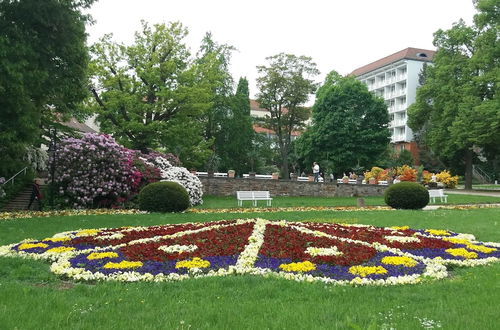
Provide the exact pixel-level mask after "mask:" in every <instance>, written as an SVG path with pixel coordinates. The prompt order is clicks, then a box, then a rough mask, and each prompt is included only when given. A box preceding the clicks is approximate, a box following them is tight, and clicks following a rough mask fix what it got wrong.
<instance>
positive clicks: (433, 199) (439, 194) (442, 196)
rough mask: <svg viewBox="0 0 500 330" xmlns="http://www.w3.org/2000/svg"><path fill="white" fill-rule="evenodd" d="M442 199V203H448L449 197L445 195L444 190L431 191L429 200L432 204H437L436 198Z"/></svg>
mask: <svg viewBox="0 0 500 330" xmlns="http://www.w3.org/2000/svg"><path fill="white" fill-rule="evenodd" d="M438 197H439V198H440V199H441V202H442V201H443V200H444V202H445V203H448V195H445V194H444V190H443V189H431V190H429V198H430V200H431V202H432V203H435V202H436V198H438Z"/></svg>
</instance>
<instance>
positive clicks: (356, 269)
mask: <svg viewBox="0 0 500 330" xmlns="http://www.w3.org/2000/svg"><path fill="white" fill-rule="evenodd" d="M349 273H351V274H354V275H359V276H361V277H366V276H368V275H370V274H386V273H387V269H385V268H384V267H382V266H352V267H350V268H349Z"/></svg>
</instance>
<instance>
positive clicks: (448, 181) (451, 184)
mask: <svg viewBox="0 0 500 330" xmlns="http://www.w3.org/2000/svg"><path fill="white" fill-rule="evenodd" d="M436 180H437V182H442V183H443V184H444V185H445V186H446V188H455V187H456V186H457V184H458V176H456V175H455V176H451V174H450V172H449V171H447V170H444V171H442V172H441V173H438V174H436Z"/></svg>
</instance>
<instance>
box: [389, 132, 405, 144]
mask: <svg viewBox="0 0 500 330" xmlns="http://www.w3.org/2000/svg"><path fill="white" fill-rule="evenodd" d="M405 141H406V135H404V134H394V135H393V136H391V143H396V142H405Z"/></svg>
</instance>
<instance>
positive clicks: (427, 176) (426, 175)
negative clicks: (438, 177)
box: [422, 170, 434, 184]
mask: <svg viewBox="0 0 500 330" xmlns="http://www.w3.org/2000/svg"><path fill="white" fill-rule="evenodd" d="M433 175H434V173H431V172H429V171H427V170H424V171H423V172H422V183H423V184H428V183H429V182H431V180H432V176H433Z"/></svg>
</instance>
